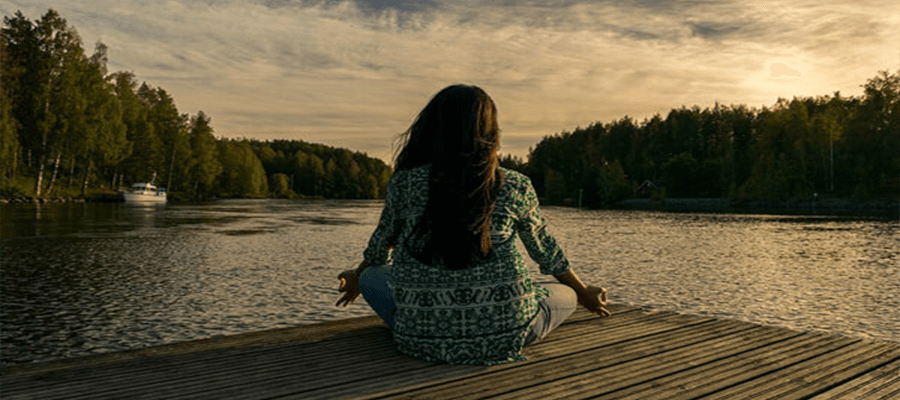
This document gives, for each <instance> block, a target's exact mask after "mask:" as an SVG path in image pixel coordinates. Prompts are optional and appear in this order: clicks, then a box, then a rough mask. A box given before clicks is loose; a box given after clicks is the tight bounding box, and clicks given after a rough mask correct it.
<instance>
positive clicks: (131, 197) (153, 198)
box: [122, 192, 166, 203]
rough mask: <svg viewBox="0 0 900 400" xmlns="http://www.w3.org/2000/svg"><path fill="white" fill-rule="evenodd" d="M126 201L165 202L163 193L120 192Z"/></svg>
mask: <svg viewBox="0 0 900 400" xmlns="http://www.w3.org/2000/svg"><path fill="white" fill-rule="evenodd" d="M122 195H123V196H125V202H126V203H165V202H166V194H165V193H158V194H157V193H129V192H125V193H122Z"/></svg>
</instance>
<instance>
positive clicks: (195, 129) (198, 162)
mask: <svg viewBox="0 0 900 400" xmlns="http://www.w3.org/2000/svg"><path fill="white" fill-rule="evenodd" d="M189 132H190V144H191V158H190V160H189V161H188V176H189V180H190V182H192V183H191V185H192V188H191V190H192V192H193V194H194V197H195V198H200V199H202V198H204V197H206V196H209V195H210V194H212V191H213V189H214V183H215V180H216V178H217V177H218V176H219V174H221V173H222V163H221V161H219V151H218V147H217V146H216V138H215V137H214V136H213V129H212V126H210V118H209V117H208V116H207V115H206V114H205V113H204V112H203V111H199V112H198V113H197V115H195V116H193V117H191V122H190V129H189Z"/></svg>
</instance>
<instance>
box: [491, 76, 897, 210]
mask: <svg viewBox="0 0 900 400" xmlns="http://www.w3.org/2000/svg"><path fill="white" fill-rule="evenodd" d="M863 87H864V88H865V91H864V94H863V95H862V96H860V97H844V96H841V95H840V93H835V94H834V95H831V96H820V97H814V98H794V99H793V100H790V101H788V100H784V99H780V100H779V101H778V102H777V103H776V104H774V105H773V106H771V107H763V108H761V109H752V108H748V107H746V106H743V105H738V106H723V105H719V104H716V105H715V106H714V107H712V108H705V109H701V108H700V107H698V106H694V107H691V108H686V107H682V108H680V109H673V110H671V111H670V112H669V113H668V115H666V116H665V117H662V116H660V115H655V116H653V117H652V118H649V119H646V120H644V121H641V122H638V121H635V120H634V119H632V118H629V117H627V116H626V117H623V118H621V119H618V120H615V121H612V122H608V123H602V122H597V123H594V124H592V125H591V126H588V127H586V128H578V129H575V130H574V131H573V132H563V133H560V134H557V135H553V136H548V137H545V138H543V140H542V141H541V142H540V143H538V144H537V145H536V147H534V148H533V149H531V151H530V154H529V155H528V162H527V163H525V162H523V160H521V159H516V158H514V157H505V158H504V159H503V164H504V165H506V166H508V167H512V168H516V169H519V170H521V171H523V172H525V173H527V174H528V175H529V176H530V177H531V178H532V180H533V182H534V185H535V188H536V190H537V191H538V193H539V195H540V196H542V198H543V199H545V201H547V202H549V203H555V204H561V203H569V204H574V203H576V202H578V201H579V198H580V199H581V201H582V202H583V204H584V205H585V206H599V205H605V204H615V203H617V202H619V201H621V200H623V199H627V198H632V197H640V196H654V197H656V198H665V197H673V198H674V197H680V198H690V197H703V198H729V199H734V200H739V201H740V200H754V199H764V200H798V199H811V198H813V197H814V196H818V198H826V197H842V198H856V199H875V198H892V199H896V197H897V193H898V191H900V182H898V178H900V71H898V72H896V73H889V72H879V73H878V74H877V75H876V76H875V77H874V78H871V79H869V80H868V82H866V84H865V85H863Z"/></svg>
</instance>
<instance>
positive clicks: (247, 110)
mask: <svg viewBox="0 0 900 400" xmlns="http://www.w3.org/2000/svg"><path fill="white" fill-rule="evenodd" d="M48 8H53V9H55V10H56V11H58V12H59V13H60V14H61V15H62V17H63V18H65V19H66V20H67V21H68V23H69V25H71V26H74V27H75V28H76V29H77V30H78V32H79V33H80V35H81V38H82V40H83V41H84V46H85V50H86V52H88V53H91V52H92V51H93V47H94V43H95V42H97V41H101V42H103V43H104V44H106V45H107V46H108V47H109V71H110V72H114V71H132V72H134V73H135V75H136V76H137V79H138V80H139V81H146V82H147V83H149V84H150V85H152V86H156V87H161V88H163V89H165V90H166V91H168V92H169V93H170V94H171V95H172V96H173V98H174V99H175V102H176V104H177V106H178V108H179V110H180V111H181V112H182V113H189V114H195V113H197V112H198V111H200V110H202V111H204V112H205V113H206V114H208V115H209V116H210V117H211V118H212V125H213V128H214V129H215V134H216V136H219V137H248V138H256V139H261V140H270V139H300V140H305V141H309V142H316V143H325V144H328V145H333V146H338V147H345V148H349V149H351V150H354V151H363V152H366V153H368V154H370V155H372V156H376V157H380V158H382V159H384V160H386V161H387V160H390V155H391V152H392V144H393V142H394V138H395V137H396V135H397V134H398V133H400V132H401V131H403V130H404V129H406V128H407V127H408V126H409V124H410V123H411V122H412V119H413V118H414V117H415V114H416V113H417V112H418V111H419V110H420V109H421V108H422V107H423V106H424V105H425V103H426V102H427V101H428V99H429V98H430V97H431V96H432V95H433V94H434V93H436V92H437V91H438V90H440V89H441V88H442V87H444V86H446V85H448V84H453V83H469V84H475V85H479V86H481V87H482V88H484V89H485V90H486V91H487V92H488V93H489V94H490V95H491V96H492V97H493V98H494V100H495V102H496V103H497V107H498V109H499V116H500V125H501V128H502V129H503V135H504V136H503V148H502V149H501V152H504V153H512V154H516V155H520V156H524V155H526V154H527V152H528V148H529V147H530V146H534V145H535V144H536V143H537V142H538V141H539V140H540V139H541V138H542V137H543V136H546V135H551V134H555V133H559V132H562V131H571V130H574V129H575V128H577V127H579V126H581V127H585V126H587V125H590V124H591V123H593V122H596V121H602V122H611V121H612V120H615V119H618V118H621V117H624V116H626V115H627V116H630V117H632V118H635V119H637V120H638V121H641V120H643V119H644V118H648V117H651V116H652V115H654V114H656V113H660V114H662V115H663V116H665V114H666V113H667V112H668V111H669V110H670V109H672V108H679V107H681V106H683V105H684V106H693V105H698V106H700V107H701V108H705V107H712V106H713V105H714V104H715V103H716V102H718V103H720V104H724V105H731V104H744V105H747V106H751V107H762V106H771V105H772V104H774V103H775V101H776V100H777V99H778V98H779V97H783V98H788V99H789V98H792V97H795V96H817V95H830V94H833V93H834V92H836V91H840V92H841V94H842V95H845V96H856V95H860V94H861V93H862V89H861V87H860V85H862V84H864V83H865V82H866V80H867V79H869V78H872V77H874V76H875V74H876V73H877V72H878V71H879V70H889V71H895V70H897V69H898V68H900V2H898V1H897V0H847V1H837V0H815V1H810V0H790V1H744V0H724V1H678V0H675V1H668V0H661V1H650V0H638V1H612V0H610V1H577V0H571V1H570V0H562V1H560V0H550V1H467V0H464V1H457V0H452V1H451V0H446V1H445V0H437V1H419V2H398V1H372V0H360V1H352V0H350V1H324V2H323V1H314V2H310V1H295V0H269V1H267V0H193V1H188V0H168V1H166V0H162V1H121V0H66V1H34V0H31V1H10V0H0V11H2V14H3V15H4V16H12V15H13V14H14V13H15V12H16V11H18V10H21V11H22V12H23V13H24V14H25V16H26V17H28V18H29V19H32V20H36V19H39V18H40V16H41V15H43V14H44V13H45V12H46V11H47V9H48Z"/></svg>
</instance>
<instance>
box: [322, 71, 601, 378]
mask: <svg viewBox="0 0 900 400" xmlns="http://www.w3.org/2000/svg"><path fill="white" fill-rule="evenodd" d="M496 113H497V111H496V108H495V106H494V102H493V100H491V98H490V97H488V95H487V93H485V92H484V91H483V90H481V89H480V88H478V87H476V86H466V85H454V86H449V87H447V88H445V89H443V90H441V91H440V92H438V93H437V94H436V95H435V96H434V98H432V99H431V101H430V102H429V103H428V105H426V106H425V108H424V109H423V110H422V111H421V112H420V113H419V115H418V117H417V118H416V120H415V121H414V122H413V124H412V126H411V127H410V128H409V130H407V131H406V132H405V133H404V134H403V135H402V136H401V143H402V146H401V148H400V151H399V153H398V154H397V156H396V160H395V164H396V165H395V172H394V175H393V177H392V178H391V182H390V185H389V187H388V192H387V196H386V198H385V204H384V209H383V211H382V214H381V219H380V221H379V223H378V227H377V228H376V229H375V232H374V233H373V234H372V237H371V239H370V240H369V244H368V247H367V248H366V250H365V251H364V253H363V261H362V262H361V263H360V265H359V267H358V268H357V269H356V270H348V271H344V272H342V273H341V274H340V275H339V276H338V278H339V279H340V280H341V286H340V289H339V290H340V291H341V292H343V296H342V297H341V298H340V299H339V300H338V302H337V305H338V306H346V305H349V304H350V303H352V302H353V301H354V300H355V299H356V298H357V296H359V294H360V293H362V295H363V297H364V298H365V299H366V301H367V302H368V303H369V305H370V306H371V307H372V308H373V309H374V310H375V312H376V313H378V315H379V316H381V318H383V319H384V321H385V323H386V324H387V325H388V326H389V327H391V328H392V329H393V333H394V341H395V342H396V344H397V348H398V349H399V350H400V351H401V352H403V353H406V354H408V355H411V356H414V357H417V358H421V359H424V360H426V361H437V362H447V363H452V364H482V365H490V364H496V363H502V362H510V361H516V360H522V359H524V358H523V357H522V356H521V354H520V352H521V350H522V347H523V346H525V345H527V344H530V343H534V342H536V341H538V340H540V339H541V338H543V337H544V336H546V335H547V334H548V333H549V332H550V331H551V330H553V329H554V328H556V327H557V326H559V325H560V324H561V323H562V322H563V321H565V319H566V318H567V317H568V316H569V315H571V314H572V312H574V310H575V308H576V301H577V302H578V303H581V304H582V305H583V306H584V307H586V308H587V309H588V310H590V311H592V312H594V313H596V314H598V315H600V316H608V315H609V311H607V310H606V309H605V308H604V307H605V306H606V290H605V289H602V288H598V287H594V286H587V285H585V284H584V283H583V282H582V281H581V280H580V279H579V278H578V276H577V275H576V274H575V271H573V270H572V268H571V267H570V266H569V262H568V260H567V259H566V258H565V256H563V253H562V251H561V250H560V248H559V246H558V245H557V244H556V241H555V240H554V239H553V237H552V236H551V235H550V234H549V233H548V232H547V230H546V229H545V223H544V219H543V218H541V216H540V214H539V211H538V199H537V195H536V194H535V192H534V189H533V188H532V186H531V181H530V180H529V179H528V178H527V177H525V176H524V175H522V174H520V173H518V172H515V171H510V170H506V169H503V168H501V167H500V166H499V162H498V156H497V150H498V149H499V144H500V130H499V127H498V125H497V117H496ZM517 236H518V237H519V238H520V239H521V240H522V242H523V244H524V245H525V248H526V249H527V250H528V254H529V255H530V256H531V258H532V259H534V260H535V261H536V262H537V263H538V265H539V266H540V271H541V273H543V274H548V275H553V276H555V277H556V279H557V280H558V281H559V282H560V283H547V284H540V285H537V284H535V283H534V282H533V281H532V279H531V277H530V276H529V273H528V269H527V268H526V266H525V263H524V261H523V259H522V257H521V255H520V254H519V252H518V251H517V250H516V246H515V239H516V237H517Z"/></svg>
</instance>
